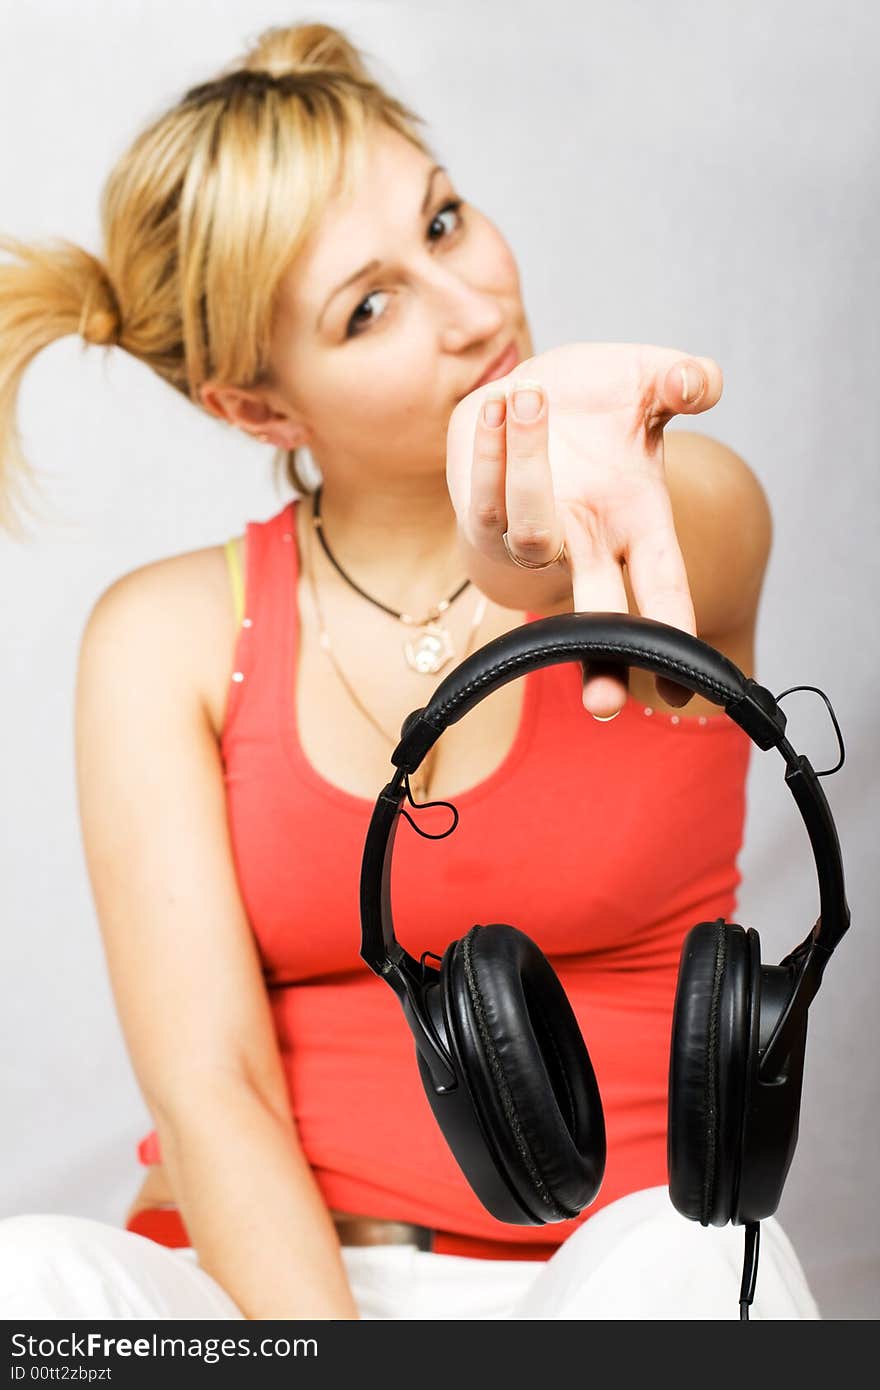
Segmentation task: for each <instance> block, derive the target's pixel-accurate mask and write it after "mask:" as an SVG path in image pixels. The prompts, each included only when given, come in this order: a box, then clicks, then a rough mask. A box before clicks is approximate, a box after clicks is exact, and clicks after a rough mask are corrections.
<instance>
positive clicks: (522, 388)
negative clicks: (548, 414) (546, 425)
mask: <svg viewBox="0 0 880 1390" xmlns="http://www.w3.org/2000/svg"><path fill="white" fill-rule="evenodd" d="M512 400H513V413H514V415H515V416H516V418H517V420H522V421H523V422H527V421H530V420H537V418H538V416H539V415H540V414H541V408H542V406H543V404H544V392H543V390H542V388H541V383H540V382H539V381H515V382H514V383H513V397H512Z"/></svg>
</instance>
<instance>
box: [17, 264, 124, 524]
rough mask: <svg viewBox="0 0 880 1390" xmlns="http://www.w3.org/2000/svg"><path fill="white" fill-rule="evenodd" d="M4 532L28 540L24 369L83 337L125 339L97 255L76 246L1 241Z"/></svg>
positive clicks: (101, 340) (109, 341) (104, 342)
mask: <svg viewBox="0 0 880 1390" xmlns="http://www.w3.org/2000/svg"><path fill="white" fill-rule="evenodd" d="M0 251H4V252H6V253H8V254H9V255H10V256H12V257H13V259H12V260H11V261H9V260H7V261H0V530H2V531H6V532H7V533H9V534H12V535H19V536H20V535H21V527H20V525H19V520H18V516H17V507H16V505H15V504H16V503H17V504H18V506H19V507H20V508H21V509H22V510H23V511H24V512H26V513H28V514H30V513H31V508H30V506H29V504H28V502H27V499H26V495H25V490H24V489H25V483H26V482H27V480H28V474H29V468H28V464H27V461H26V460H25V457H24V453H23V450H22V447H21V437H20V435H19V431H18V423H17V407H18V393H19V389H20V386H21V380H22V377H23V376H24V373H25V370H26V368H27V367H28V365H29V364H30V363H31V361H32V360H33V359H34V358H35V357H36V356H37V354H38V353H39V352H41V351H42V349H43V348H45V347H48V346H49V344H50V343H53V342H55V341H56V339H58V338H64V337H66V336H67V335H68V334H70V333H78V334H79V335H80V336H81V337H82V338H83V340H84V341H85V342H87V343H95V344H100V345H110V344H112V343H118V342H119V340H120V330H121V324H120V317H119V306H118V304H117V302H116V296H115V294H114V292H113V287H112V285H111V284H110V281H109V279H108V276H107V272H106V270H105V269H104V267H103V266H102V265H101V262H100V261H99V260H97V259H96V257H94V256H92V255H90V254H89V253H88V251H83V250H82V249H81V248H80V247H79V246H74V245H73V244H72V243H71V242H67V241H60V242H55V243H53V244H51V245H46V246H31V245H26V244H25V243H23V242H20V241H16V240H15V239H13V238H10V237H0Z"/></svg>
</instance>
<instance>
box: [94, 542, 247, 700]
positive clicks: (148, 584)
mask: <svg viewBox="0 0 880 1390" xmlns="http://www.w3.org/2000/svg"><path fill="white" fill-rule="evenodd" d="M235 539H236V541H237V542H238V544H239V549H241V548H242V538H241V537H236V538H235ZM234 635H235V622H234V612H233V605H232V599H231V591H230V580H229V566H228V561H227V556H226V547H225V545H224V544H221V545H212V546H206V547H204V548H202V549H199V550H192V551H186V552H184V553H182V554H180V555H171V556H167V557H165V558H163V559H161V560H154V561H152V562H150V563H149V564H146V565H141V566H139V567H138V568H136V569H133V570H130V571H128V572H127V573H125V574H122V575H120V576H119V578H118V579H115V580H114V581H113V582H112V583H111V584H109V585H108V586H107V588H106V589H104V590H103V592H102V593H100V594H99V596H98V598H97V599H96V600H95V602H94V604H93V606H92V608H91V610H90V612H89V614H88V618H87V620H86V625H85V628H84V631H83V636H82V650H83V652H84V653H87V652H89V651H90V650H91V649H94V648H95V647H103V648H106V650H107V657H108V659H109V660H111V661H114V660H115V661H116V662H119V663H121V662H126V661H127V660H128V659H129V654H136V655H137V661H136V666H137V669H138V670H141V669H143V664H144V663H147V662H151V663H152V665H153V667H154V669H155V670H156V672H157V677H161V675H162V674H163V673H164V677H165V678H166V679H167V681H168V682H169V684H171V683H173V684H174V685H175V687H176V689H177V690H178V691H180V690H181V689H184V690H186V691H188V692H190V693H192V694H193V695H194V697H196V698H197V699H199V700H200V701H201V702H202V703H203V704H204V705H205V707H206V709H208V708H209V706H210V704H211V702H212V701H213V699H214V696H215V692H216V690H217V688H218V677H219V676H222V672H223V671H224V669H225V668H224V663H225V665H228V663H229V657H230V653H231V644H232V643H233V641H234Z"/></svg>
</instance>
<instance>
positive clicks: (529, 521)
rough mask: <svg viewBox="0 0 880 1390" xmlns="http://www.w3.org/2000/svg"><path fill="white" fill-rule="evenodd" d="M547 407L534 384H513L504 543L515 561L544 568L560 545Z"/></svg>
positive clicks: (542, 391)
mask: <svg viewBox="0 0 880 1390" xmlns="http://www.w3.org/2000/svg"><path fill="white" fill-rule="evenodd" d="M547 417H548V405H547V399H546V396H545V394H544V390H543V388H542V386H541V384H540V382H537V381H529V380H519V381H514V383H513V386H512V389H511V392H510V396H509V398H508V409H507V437H506V443H507V470H506V478H505V508H506V511H507V542H508V545H509V546H510V549H511V550H512V551H513V553H514V554H515V555H517V556H518V557H519V558H520V559H521V560H527V561H530V562H531V563H532V564H536V565H545V564H548V563H549V562H550V561H551V560H553V558H554V556H555V555H556V554H558V552H559V548H560V546H561V545H562V539H563V531H562V523H561V521H560V520H559V518H558V517H557V515H556V500H555V498H554V496H553V475H552V473H551V472H550V458H549V454H548V446H547V437H548V436H547Z"/></svg>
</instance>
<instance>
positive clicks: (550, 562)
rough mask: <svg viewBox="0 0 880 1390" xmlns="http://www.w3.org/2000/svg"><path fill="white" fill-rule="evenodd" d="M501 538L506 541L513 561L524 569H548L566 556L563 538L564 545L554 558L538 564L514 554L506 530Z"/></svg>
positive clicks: (506, 548) (505, 543) (505, 546)
mask: <svg viewBox="0 0 880 1390" xmlns="http://www.w3.org/2000/svg"><path fill="white" fill-rule="evenodd" d="M501 539H502V540H503V542H504V549H505V550H506V551H507V553H508V555H509V556H510V558H511V560H512V561H513V563H514V564H515V565H519V567H520V569H523V570H548V569H549V568H550V566H551V565H557V564H558V563H559V561H560V560H562V559H563V558H564V557H565V540H563V542H562V545H561V546H560V547H559V549H558V550H557V552H556V554H555V555H554V556H553V559H552V560H543V561H542V562H541V564H539V565H538V564H535V562H534V560H521V559H520V558H519V556H518V555H514V553H513V551H512V550H511V548H510V543H509V541H508V539H507V532H506V531H505V532H504V534H503V536H502V537H501Z"/></svg>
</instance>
